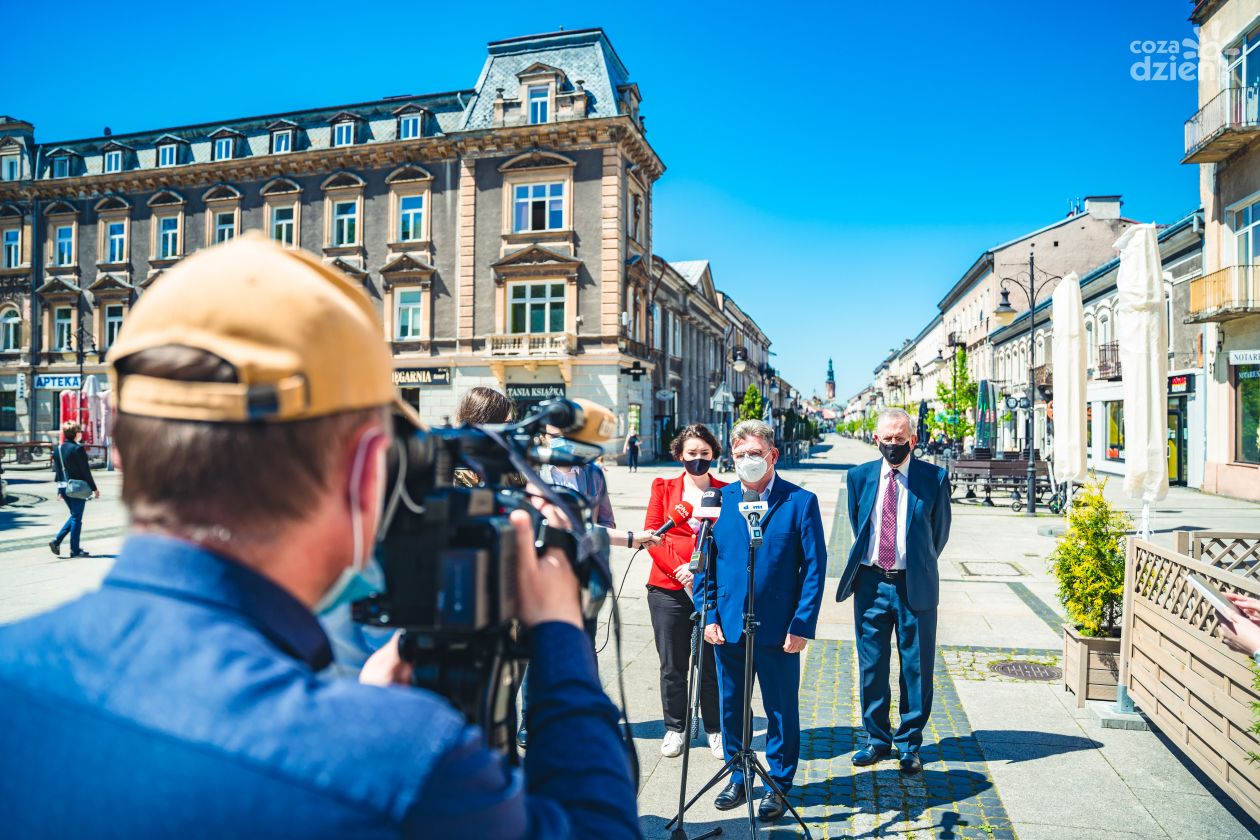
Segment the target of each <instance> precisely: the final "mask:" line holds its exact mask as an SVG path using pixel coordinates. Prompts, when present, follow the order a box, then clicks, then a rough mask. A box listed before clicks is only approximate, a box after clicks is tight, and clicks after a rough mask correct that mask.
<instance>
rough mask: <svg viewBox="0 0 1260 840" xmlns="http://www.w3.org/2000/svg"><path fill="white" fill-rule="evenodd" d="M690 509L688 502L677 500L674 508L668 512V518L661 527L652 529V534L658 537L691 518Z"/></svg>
mask: <svg viewBox="0 0 1260 840" xmlns="http://www.w3.org/2000/svg"><path fill="white" fill-rule="evenodd" d="M691 510H692V508H691V503H690V502H679V503H678V504H676V505H674V510H673V511H672V512H671V513H670V514H669V519H666V520H665V522H664V523H663V524H662V525H661V527H659V528H657V529H656V530H655V531H653V532H652V536H654V537H659V536H661V535H662V534H664V533H666V532H667V531H669V530H671V529H672V528H675V527H677V526H679V525H681V524H683V523H684V522H686V521H687V520H688V519H690V518H691Z"/></svg>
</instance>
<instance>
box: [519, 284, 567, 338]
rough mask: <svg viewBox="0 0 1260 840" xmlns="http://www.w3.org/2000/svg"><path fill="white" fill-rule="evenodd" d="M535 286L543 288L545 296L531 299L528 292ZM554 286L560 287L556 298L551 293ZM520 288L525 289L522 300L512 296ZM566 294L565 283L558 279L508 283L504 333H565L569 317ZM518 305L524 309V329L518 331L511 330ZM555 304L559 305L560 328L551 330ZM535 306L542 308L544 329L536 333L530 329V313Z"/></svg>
mask: <svg viewBox="0 0 1260 840" xmlns="http://www.w3.org/2000/svg"><path fill="white" fill-rule="evenodd" d="M535 286H543V287H545V288H546V294H545V295H543V296H542V297H537V298H535V297H531V296H530V294H529V291H528V290H529V289H530V288H533V287H535ZM555 286H559V287H560V294H559V296H556V295H555V293H554V291H553V287H555ZM520 288H524V289H526V292H525V296H524V297H523V298H520V299H518V298H516V297H514V295H515V290H516V289H520ZM567 292H568V290H567V284H566V282H565V281H564V280H558V279H557V280H517V281H514V282H511V283H508V284H507V313H506V316H507V317H506V327H507V329H506V332H507V333H509V334H511V335H541V334H544V333H556V332H565V331H566V328H565V324H567V323H568V320H567V319H568V315H569V312H568V306H569V299H568V297H569V296H568V293H567ZM518 304H519V305H523V306H524V307H525V316H524V317H525V324H524V327H525V328H524V329H523V330H519V331H518V330H515V329H513V323H512V314H513V310H514V309H515V308H516V306H517V305H518ZM556 304H559V305H560V313H561V326H560V329H558V330H553V329H551V324H552V321H553V318H552V315H553V312H552V307H554V306H555V305H556ZM535 306H542V307H543V313H544V314H543V318H544V326H545V327H546V329H544V330H541V331H537V332H536V331H534V330H531V329H530V324H531V322H532V319H531V318H530V314H531V313H532V311H533V309H534V307H535Z"/></svg>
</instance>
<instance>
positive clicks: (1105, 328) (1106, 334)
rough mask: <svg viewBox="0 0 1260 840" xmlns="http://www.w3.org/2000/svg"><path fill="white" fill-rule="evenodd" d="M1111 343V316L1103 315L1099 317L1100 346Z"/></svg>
mask: <svg viewBox="0 0 1260 840" xmlns="http://www.w3.org/2000/svg"><path fill="white" fill-rule="evenodd" d="M1110 343H1111V316H1109V315H1108V314H1107V313H1105V312H1104V313H1102V314H1101V315H1099V316H1098V344H1099V345H1103V344H1110Z"/></svg>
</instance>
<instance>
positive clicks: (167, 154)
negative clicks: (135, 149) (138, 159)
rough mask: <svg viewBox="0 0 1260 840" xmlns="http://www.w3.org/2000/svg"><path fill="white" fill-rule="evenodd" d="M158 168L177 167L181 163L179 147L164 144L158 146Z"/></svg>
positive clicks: (173, 144)
mask: <svg viewBox="0 0 1260 840" xmlns="http://www.w3.org/2000/svg"><path fill="white" fill-rule="evenodd" d="M157 151H158V166H176V165H177V164H178V163H179V145H178V144H176V143H164V144H162V145H161V146H158V149H157Z"/></svg>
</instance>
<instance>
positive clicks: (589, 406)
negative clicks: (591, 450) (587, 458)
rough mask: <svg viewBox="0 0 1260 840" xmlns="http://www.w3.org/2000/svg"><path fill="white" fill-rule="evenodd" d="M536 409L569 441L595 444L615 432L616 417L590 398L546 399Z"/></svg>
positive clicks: (609, 437) (603, 440) (598, 443)
mask: <svg viewBox="0 0 1260 840" xmlns="http://www.w3.org/2000/svg"><path fill="white" fill-rule="evenodd" d="M538 410H539V411H541V412H546V413H547V415H548V417H547V419H548V422H550V423H551V425H553V426H555V427H556V428H558V429H559V430H560V434H562V435H564V436H565V437H567V438H568V439H569V440H575V441H578V442H580V443H590V444H595V445H596V446H598V445H600V444H602V443H604V442H605V441H608V440H612V438H613V437H614V436H615V435H616V434H617V418H616V417H614V416H613V413H612V412H611V411H609V410H608V409H606V408H604V407H603V406H602V405H598V404H596V403H593V402H591V401H590V400H562V399H555V400H547V401H546V402H544V403H542V404H541V405H539V406H538Z"/></svg>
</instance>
